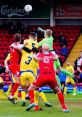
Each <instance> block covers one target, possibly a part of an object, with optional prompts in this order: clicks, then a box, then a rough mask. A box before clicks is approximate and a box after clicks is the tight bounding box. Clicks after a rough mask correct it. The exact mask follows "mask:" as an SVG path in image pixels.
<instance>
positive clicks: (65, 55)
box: [60, 45, 68, 58]
mask: <svg viewBox="0 0 82 117" xmlns="http://www.w3.org/2000/svg"><path fill="white" fill-rule="evenodd" d="M60 53H61V55H62V56H64V57H65V58H66V57H67V55H68V48H67V47H66V46H65V45H63V47H62V48H61V50H60Z"/></svg>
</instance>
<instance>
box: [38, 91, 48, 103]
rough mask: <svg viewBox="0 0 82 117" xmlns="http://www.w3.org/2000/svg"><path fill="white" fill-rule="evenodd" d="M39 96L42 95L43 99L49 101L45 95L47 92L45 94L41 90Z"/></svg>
mask: <svg viewBox="0 0 82 117" xmlns="http://www.w3.org/2000/svg"><path fill="white" fill-rule="evenodd" d="M39 96H40V97H41V99H42V100H43V101H44V102H48V101H47V98H46V96H45V94H44V93H43V92H40V93H39Z"/></svg>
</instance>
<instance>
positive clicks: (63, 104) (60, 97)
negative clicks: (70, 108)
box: [57, 92, 67, 109]
mask: <svg viewBox="0 0 82 117" xmlns="http://www.w3.org/2000/svg"><path fill="white" fill-rule="evenodd" d="M57 95H58V99H59V101H60V103H61V106H62V109H67V107H66V105H65V102H64V96H63V94H62V92H58V93H57Z"/></svg>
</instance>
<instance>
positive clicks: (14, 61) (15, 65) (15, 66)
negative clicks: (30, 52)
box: [9, 47, 20, 76]
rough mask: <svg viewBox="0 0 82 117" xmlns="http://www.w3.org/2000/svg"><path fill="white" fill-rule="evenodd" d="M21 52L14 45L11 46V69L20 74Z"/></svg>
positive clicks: (15, 73)
mask: <svg viewBox="0 0 82 117" xmlns="http://www.w3.org/2000/svg"><path fill="white" fill-rule="evenodd" d="M19 62H20V52H19V51H18V50H17V49H14V48H13V47H10V65H9V69H10V71H11V72H12V74H13V75H17V76H19V73H20V66H19Z"/></svg>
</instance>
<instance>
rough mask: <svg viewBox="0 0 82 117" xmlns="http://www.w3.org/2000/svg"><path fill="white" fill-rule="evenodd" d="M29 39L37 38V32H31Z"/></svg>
mask: <svg viewBox="0 0 82 117" xmlns="http://www.w3.org/2000/svg"><path fill="white" fill-rule="evenodd" d="M29 39H33V40H37V33H35V32H31V33H30V35H29Z"/></svg>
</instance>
